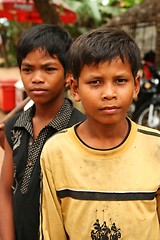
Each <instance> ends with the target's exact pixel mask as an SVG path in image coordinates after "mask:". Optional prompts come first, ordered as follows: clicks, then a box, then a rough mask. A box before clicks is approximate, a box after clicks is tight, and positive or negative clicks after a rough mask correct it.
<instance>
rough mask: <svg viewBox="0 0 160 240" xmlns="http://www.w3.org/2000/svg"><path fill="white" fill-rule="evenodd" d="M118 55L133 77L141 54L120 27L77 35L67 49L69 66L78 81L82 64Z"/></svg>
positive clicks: (108, 59) (93, 62) (110, 59)
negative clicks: (126, 63) (127, 64)
mask: <svg viewBox="0 0 160 240" xmlns="http://www.w3.org/2000/svg"><path fill="white" fill-rule="evenodd" d="M117 57H120V59H121V60H122V62H124V60H125V59H126V60H127V61H128V62H129V64H130V66H131V71H132V74H133V76H134V78H135V76H136V74H137V72H138V70H139V69H140V67H141V54H140V50H139V48H138V45H137V44H136V43H135V41H134V40H133V39H132V38H131V37H130V36H129V35H128V34H127V33H126V32H125V31H123V30H121V29H120V28H111V27H106V28H103V29H102V28H101V29H94V30H91V31H89V32H87V33H84V34H82V35H81V36H79V37H78V38H77V39H76V40H75V41H74V42H73V44H72V46H71V48H70V50H69V67H70V70H71V72H72V74H73V76H74V78H75V79H76V80H77V81H78V79H79V76H80V73H81V71H82V69H83V66H84V65H91V64H99V63H100V62H104V61H112V60H113V59H115V58H117Z"/></svg>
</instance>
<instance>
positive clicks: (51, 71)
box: [20, 49, 65, 104]
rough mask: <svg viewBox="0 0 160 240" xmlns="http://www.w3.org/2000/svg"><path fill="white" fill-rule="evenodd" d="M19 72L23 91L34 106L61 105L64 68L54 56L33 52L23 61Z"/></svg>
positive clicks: (38, 51) (37, 51) (38, 50)
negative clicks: (55, 103) (54, 103)
mask: <svg viewBox="0 0 160 240" xmlns="http://www.w3.org/2000/svg"><path fill="white" fill-rule="evenodd" d="M20 71H21V78H22V82H23V84H24V87H25V90H26V92H27V94H28V95H29V96H30V98H31V99H32V100H33V101H34V102H35V104H44V103H45V104H50V103H51V104H52V103H53V102H57V103H59V104H62V101H63V100H64V97H63V96H64V84H65V77H64V68H63V66H62V64H61V63H60V61H59V59H58V58H57V57H56V55H54V56H53V57H51V56H50V55H49V54H48V53H47V52H44V51H42V50H40V49H37V50H33V51H32V52H30V53H29V54H28V55H27V56H26V58H24V59H23V61H22V65H21V69H20Z"/></svg>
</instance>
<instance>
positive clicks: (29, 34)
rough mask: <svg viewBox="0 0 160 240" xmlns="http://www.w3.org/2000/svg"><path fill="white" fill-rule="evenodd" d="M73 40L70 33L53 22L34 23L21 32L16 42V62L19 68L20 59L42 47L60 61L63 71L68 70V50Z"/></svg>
mask: <svg viewBox="0 0 160 240" xmlns="http://www.w3.org/2000/svg"><path fill="white" fill-rule="evenodd" d="M72 42H73V40H72V37H71V36H70V34H69V33H68V32H67V31H66V30H64V29H63V28H61V27H59V26H57V25H53V24H40V25H35V26H33V27H31V28H29V29H27V30H26V31H25V32H23V33H22V35H21V37H20V39H19V41H18V44H17V63H18V66H19V68H21V64H22V60H23V59H24V58H25V57H26V56H27V55H28V54H29V53H30V52H31V51H33V50H36V49H42V50H44V51H46V52H48V53H49V54H50V56H52V57H53V55H54V54H55V55H56V56H57V57H58V59H59V61H60V62H61V64H62V66H63V68H64V72H65V73H66V72H67V70H68V59H67V54H68V50H69V48H70V46H71V43H72Z"/></svg>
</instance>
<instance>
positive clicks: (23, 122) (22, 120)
mask: <svg viewBox="0 0 160 240" xmlns="http://www.w3.org/2000/svg"><path fill="white" fill-rule="evenodd" d="M72 111H73V104H72V102H71V101H70V100H69V99H67V98H65V101H64V104H63V105H62V107H61V109H60V110H59V112H58V113H57V115H56V116H55V118H54V119H53V120H52V121H51V122H50V123H49V124H48V125H47V126H50V127H52V128H55V129H56V130H57V131H60V130H62V129H64V128H66V127H67V126H68V123H69V120H70V118H71V114H72ZM34 113H35V105H33V106H32V107H30V108H29V109H27V110H26V111H24V112H22V114H21V115H20V116H19V118H18V119H17V120H16V122H15V125H14V126H15V127H24V128H26V129H27V130H28V131H29V132H32V118H33V116H34Z"/></svg>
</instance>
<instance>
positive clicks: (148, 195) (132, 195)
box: [57, 189, 156, 201]
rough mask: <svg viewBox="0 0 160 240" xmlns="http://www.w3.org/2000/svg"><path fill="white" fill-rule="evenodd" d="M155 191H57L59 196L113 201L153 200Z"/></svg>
mask: <svg viewBox="0 0 160 240" xmlns="http://www.w3.org/2000/svg"><path fill="white" fill-rule="evenodd" d="M155 195H156V193H155V192H126V193H119V192H118V193H117V192H89V191H88V192H87V191H75V190H70V189H64V190H59V191H57V196H58V197H59V198H66V197H71V198H74V199H79V200H98V201H105V200H114V201H128V200H153V199H154V197H155Z"/></svg>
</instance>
